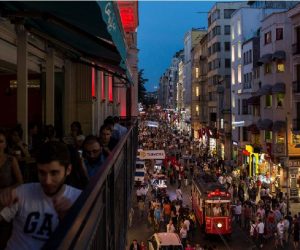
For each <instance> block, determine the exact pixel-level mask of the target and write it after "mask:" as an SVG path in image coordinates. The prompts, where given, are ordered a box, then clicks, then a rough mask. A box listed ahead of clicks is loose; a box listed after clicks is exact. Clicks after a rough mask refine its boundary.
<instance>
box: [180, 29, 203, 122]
mask: <svg viewBox="0 0 300 250" xmlns="http://www.w3.org/2000/svg"><path fill="white" fill-rule="evenodd" d="M205 33H206V31H205V30H200V29H194V28H193V29H191V30H190V31H188V32H187V33H186V34H185V36H184V71H183V74H184V75H183V103H184V109H185V112H186V119H187V121H190V119H191V104H192V49H193V47H194V46H195V45H196V44H198V43H199V42H200V40H201V38H202V37H203V36H204V35H205Z"/></svg>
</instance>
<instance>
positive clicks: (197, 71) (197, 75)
mask: <svg viewBox="0 0 300 250" xmlns="http://www.w3.org/2000/svg"><path fill="white" fill-rule="evenodd" d="M195 70H196V72H195V73H196V78H198V77H199V68H198V67H196V68H195Z"/></svg>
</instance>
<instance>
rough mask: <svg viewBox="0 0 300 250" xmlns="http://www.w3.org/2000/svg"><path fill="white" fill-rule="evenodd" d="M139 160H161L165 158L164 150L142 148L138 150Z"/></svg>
mask: <svg viewBox="0 0 300 250" xmlns="http://www.w3.org/2000/svg"><path fill="white" fill-rule="evenodd" d="M139 158H140V159H141V160H146V159H158V160H163V159H165V158H166V154H165V150H142V151H140V152H139Z"/></svg>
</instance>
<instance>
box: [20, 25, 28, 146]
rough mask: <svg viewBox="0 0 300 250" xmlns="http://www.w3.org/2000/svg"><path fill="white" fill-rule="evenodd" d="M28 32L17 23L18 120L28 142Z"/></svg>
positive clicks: (24, 138) (25, 140)
mask: <svg viewBox="0 0 300 250" xmlns="http://www.w3.org/2000/svg"><path fill="white" fill-rule="evenodd" d="M27 40H28V33H27V31H26V29H25V27H24V26H23V25H17V86H18V87H17V121H18V122H19V123H20V124H21V125H22V128H23V131H24V133H23V141H24V142H25V143H26V144H27V143H28V89H27V82H28V61H27V49H28V43H27Z"/></svg>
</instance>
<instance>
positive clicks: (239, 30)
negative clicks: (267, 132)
mask: <svg viewBox="0 0 300 250" xmlns="http://www.w3.org/2000/svg"><path fill="white" fill-rule="evenodd" d="M283 10H284V9H274V8H273V9H272V8H268V9H267V8H250V7H242V8H240V9H238V10H237V11H235V12H234V13H233V14H232V16H231V91H232V95H231V107H232V143H233V159H234V160H235V161H236V162H237V164H238V165H239V166H242V167H245V165H247V168H248V169H247V173H248V174H249V175H250V176H252V175H255V174H256V172H257V171H256V167H255V165H257V164H258V154H257V152H256V151H257V150H256V149H255V150H254V148H253V145H256V144H257V139H258V134H259V129H257V127H256V125H255V122H257V121H258V119H259V117H258V116H259V115H260V110H259V97H258V96H254V95H255V94H256V92H257V91H258V90H259V89H260V85H261V84H260V81H259V80H258V81H257V79H259V73H258V70H259V68H257V61H258V59H259V57H260V39H259V35H260V27H261V21H262V20H263V19H264V18H266V17H267V16H268V15H269V14H271V13H274V12H280V11H283ZM252 159H253V160H252Z"/></svg>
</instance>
